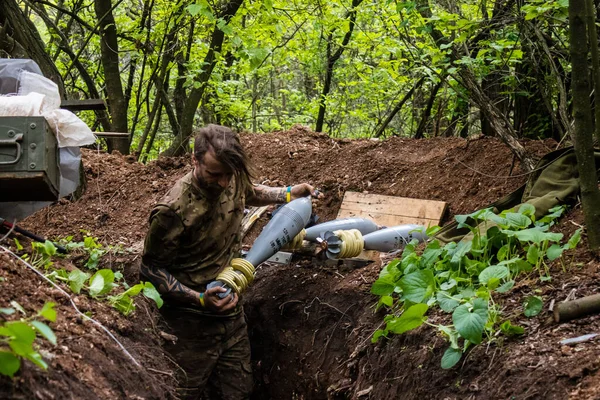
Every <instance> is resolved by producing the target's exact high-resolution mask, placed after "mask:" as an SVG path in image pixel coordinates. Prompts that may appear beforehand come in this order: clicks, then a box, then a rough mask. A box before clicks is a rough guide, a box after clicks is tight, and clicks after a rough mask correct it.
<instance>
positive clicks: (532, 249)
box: [527, 244, 540, 265]
mask: <svg viewBox="0 0 600 400" xmlns="http://www.w3.org/2000/svg"><path fill="white" fill-rule="evenodd" d="M539 259H540V251H539V249H538V247H537V246H536V245H535V244H532V245H531V246H529V248H528V249H527V261H528V262H529V263H531V264H533V265H535V264H537V262H538V260H539Z"/></svg>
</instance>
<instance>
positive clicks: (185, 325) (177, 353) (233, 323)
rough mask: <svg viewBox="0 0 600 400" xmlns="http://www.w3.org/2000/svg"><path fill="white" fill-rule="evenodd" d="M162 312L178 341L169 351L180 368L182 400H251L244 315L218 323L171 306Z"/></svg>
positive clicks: (250, 372)
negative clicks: (249, 399)
mask: <svg viewBox="0 0 600 400" xmlns="http://www.w3.org/2000/svg"><path fill="white" fill-rule="evenodd" d="M160 311H161V314H162V316H163V318H164V320H165V322H166V323H167V324H168V325H169V327H170V328H171V332H172V333H173V334H174V335H175V336H177V339H178V340H177V341H176V342H175V343H172V342H167V343H166V344H165V349H166V350H167V351H168V352H169V353H170V354H171V355H172V356H173V358H175V361H176V362H177V365H179V367H180V368H179V369H177V373H178V375H177V379H178V381H179V387H178V388H177V394H178V395H179V397H180V398H181V399H182V400H187V399H190V400H192V399H193V400H200V399H202V400H213V399H216V400H243V399H248V398H249V397H250V394H251V392H252V384H253V378H252V368H251V365H250V338H249V337H248V330H247V327H246V320H245V319H244V315H243V314H239V315H237V316H234V317H232V318H220V319H217V318H212V317H207V316H202V315H199V314H198V313H195V312H189V311H186V310H184V309H181V308H174V307H169V306H166V307H162V308H161V310H160Z"/></svg>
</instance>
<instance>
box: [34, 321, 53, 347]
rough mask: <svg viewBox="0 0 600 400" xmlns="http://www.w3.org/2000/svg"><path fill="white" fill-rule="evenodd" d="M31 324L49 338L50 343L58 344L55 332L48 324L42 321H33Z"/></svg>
mask: <svg viewBox="0 0 600 400" xmlns="http://www.w3.org/2000/svg"><path fill="white" fill-rule="evenodd" d="M31 325H33V327H34V328H35V329H37V331H38V332H39V333H40V334H41V335H42V336H43V337H45V338H46V339H48V341H49V342H50V343H52V344H53V345H56V335H55V334H54V332H53V331H52V329H50V327H49V326H48V325H46V324H45V323H43V322H40V321H31Z"/></svg>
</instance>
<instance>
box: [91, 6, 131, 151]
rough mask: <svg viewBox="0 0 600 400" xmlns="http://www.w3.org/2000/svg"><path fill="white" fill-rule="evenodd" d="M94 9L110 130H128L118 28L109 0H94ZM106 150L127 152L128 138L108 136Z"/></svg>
mask: <svg viewBox="0 0 600 400" xmlns="http://www.w3.org/2000/svg"><path fill="white" fill-rule="evenodd" d="M94 8H95V11H96V17H97V18H98V20H99V24H98V27H99V30H100V36H101V40H100V51H101V60H102V67H103V68H104V81H105V84H106V92H107V97H108V111H109V113H110V116H111V130H112V131H113V132H128V129H127V108H128V104H127V101H126V99H125V95H124V93H123V85H122V84H121V71H120V69H119V43H118V41H117V27H116V25H115V19H114V17H113V13H112V4H111V0H95V1H94ZM106 142H107V144H108V151H109V152H110V151H112V150H118V151H119V152H121V154H129V140H128V139H107V140H106Z"/></svg>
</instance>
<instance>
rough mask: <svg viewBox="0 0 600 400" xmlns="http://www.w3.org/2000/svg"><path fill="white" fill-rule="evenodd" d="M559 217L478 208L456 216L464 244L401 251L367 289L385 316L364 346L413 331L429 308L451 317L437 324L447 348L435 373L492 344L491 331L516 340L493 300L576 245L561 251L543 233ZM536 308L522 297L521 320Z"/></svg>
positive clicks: (554, 238) (538, 303)
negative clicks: (475, 348)
mask: <svg viewBox="0 0 600 400" xmlns="http://www.w3.org/2000/svg"><path fill="white" fill-rule="evenodd" d="M563 211H564V210H563V209H562V208H556V209H552V210H550V212H549V214H548V215H547V216H545V217H544V218H541V219H540V221H543V222H540V221H536V220H535V209H534V208H533V207H532V206H531V205H528V204H525V205H522V206H521V207H520V208H519V209H518V210H516V211H515V210H507V211H504V212H502V213H500V214H495V213H493V212H492V211H491V210H487V209H486V210H479V211H476V212H474V213H472V214H469V215H459V216H456V220H457V222H458V226H459V227H465V228H468V229H469V230H470V231H471V236H470V239H467V238H465V239H463V240H462V241H461V242H459V243H449V244H446V245H445V246H442V245H441V244H440V243H439V242H438V241H437V240H432V241H431V242H429V243H428V244H427V245H426V246H425V247H424V248H420V250H417V246H416V242H414V243H411V244H409V245H407V246H406V247H405V249H404V251H403V253H402V256H401V258H400V259H396V260H393V261H392V262H390V263H389V264H387V265H386V266H385V267H384V268H383V269H382V271H381V273H380V275H379V279H377V280H376V281H375V282H374V284H373V286H372V288H371V292H372V293H373V294H376V295H378V296H379V302H378V308H381V307H386V308H388V309H390V310H391V311H392V313H391V314H389V315H387V316H386V317H385V319H384V322H385V323H386V325H385V328H384V329H380V330H378V331H377V332H375V334H374V335H373V338H372V340H373V341H374V342H375V341H377V340H378V339H379V338H380V337H382V336H387V335H388V334H389V333H396V334H401V333H404V332H407V331H410V330H412V329H415V328H416V327H418V326H420V325H421V324H422V323H423V322H424V321H425V322H426V319H427V317H426V316H425V313H426V312H427V310H429V309H431V308H432V307H434V306H436V305H437V306H438V307H439V308H440V309H441V310H442V311H443V312H446V313H451V314H452V325H450V326H443V325H437V328H438V329H439V330H440V332H441V334H442V335H444V336H445V337H446V338H447V339H448V341H449V342H450V348H448V349H447V350H446V352H445V353H444V356H443V357H442V367H443V368H451V367H452V366H454V365H456V363H458V361H459V360H460V358H461V355H462V354H463V352H464V351H465V350H466V349H468V348H469V347H470V346H472V345H477V344H480V343H481V342H482V341H483V340H484V339H486V338H487V339H488V340H495V339H494V338H495V337H496V332H497V330H500V331H501V332H502V333H504V334H505V335H506V336H513V335H520V334H523V333H524V329H523V328H521V327H519V326H516V325H512V324H511V323H510V321H504V322H503V323H500V322H501V320H500V308H499V307H498V306H497V305H496V304H495V302H494V300H493V297H494V294H495V293H506V292H509V291H510V290H511V289H512V287H513V286H514V284H515V280H516V279H517V278H518V276H519V275H520V274H523V273H530V272H532V271H537V272H539V274H540V279H541V280H546V279H548V278H549V274H548V265H547V262H548V260H555V259H557V258H558V257H560V256H561V255H562V253H563V251H564V250H568V249H572V248H574V247H575V246H576V244H577V243H578V242H579V237H580V232H579V231H577V232H575V234H574V235H573V236H572V237H571V238H570V239H569V241H568V242H567V243H566V244H564V245H562V246H561V245H560V243H559V242H560V241H561V240H562V238H563V237H562V234H557V233H552V232H549V227H550V225H551V224H553V223H554V221H555V220H556V219H557V218H558V217H560V215H562V213H563ZM557 248H560V252H559V251H558V250H557ZM542 304H543V303H542V299H541V298H540V297H538V296H530V297H529V298H528V299H527V300H526V302H525V305H524V314H525V316H527V317H532V316H535V315H537V314H538V313H539V312H540V311H541V310H542ZM460 342H462V345H461V344H460Z"/></svg>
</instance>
